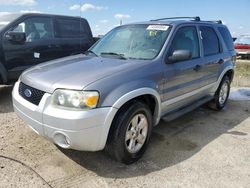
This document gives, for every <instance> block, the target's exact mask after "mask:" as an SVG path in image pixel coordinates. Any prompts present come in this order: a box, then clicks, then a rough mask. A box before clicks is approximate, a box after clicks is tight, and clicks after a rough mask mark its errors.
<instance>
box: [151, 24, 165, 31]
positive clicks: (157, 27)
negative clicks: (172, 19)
mask: <svg viewBox="0 0 250 188" xmlns="http://www.w3.org/2000/svg"><path fill="white" fill-rule="evenodd" d="M168 28H169V26H167V25H149V26H148V27H147V30H156V31H167V30H168Z"/></svg>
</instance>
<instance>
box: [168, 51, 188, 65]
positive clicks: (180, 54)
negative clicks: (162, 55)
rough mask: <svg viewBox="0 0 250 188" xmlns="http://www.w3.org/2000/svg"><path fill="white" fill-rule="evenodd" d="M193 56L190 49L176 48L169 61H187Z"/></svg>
mask: <svg viewBox="0 0 250 188" xmlns="http://www.w3.org/2000/svg"><path fill="white" fill-rule="evenodd" d="M191 58H192V53H191V51H189V50H175V51H174V52H173V55H172V56H169V57H168V58H167V63H175V62H178V61H185V60H189V59H191Z"/></svg>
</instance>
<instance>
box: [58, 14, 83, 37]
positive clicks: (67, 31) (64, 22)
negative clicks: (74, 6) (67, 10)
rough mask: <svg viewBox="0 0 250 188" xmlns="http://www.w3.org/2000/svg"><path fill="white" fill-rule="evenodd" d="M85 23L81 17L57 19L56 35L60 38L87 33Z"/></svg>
mask: <svg viewBox="0 0 250 188" xmlns="http://www.w3.org/2000/svg"><path fill="white" fill-rule="evenodd" d="M85 32H86V31H85V23H84V22H82V21H81V20H80V19H79V20H77V19H64V18H58V19H56V36H57V37H60V38H77V37H81V36H84V35H85Z"/></svg>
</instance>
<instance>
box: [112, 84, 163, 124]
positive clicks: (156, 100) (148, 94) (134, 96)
mask: <svg viewBox="0 0 250 188" xmlns="http://www.w3.org/2000/svg"><path fill="white" fill-rule="evenodd" d="M135 100H136V101H141V102H143V103H145V104H147V105H148V107H149V108H150V110H151V112H152V116H153V125H156V124H158V122H159V121H160V114H161V100H160V95H159V93H158V92H157V91H155V90H154V89H151V88H140V89H136V90H134V91H131V92H128V93H126V94H125V95H123V96H122V97H120V98H119V99H118V100H117V101H116V102H115V103H114V104H113V107H114V108H116V109H121V108H122V107H124V106H126V105H128V104H129V103H131V102H133V101H135ZM118 111H119V110H118Z"/></svg>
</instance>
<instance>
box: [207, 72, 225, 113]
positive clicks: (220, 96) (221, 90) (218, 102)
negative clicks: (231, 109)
mask: <svg viewBox="0 0 250 188" xmlns="http://www.w3.org/2000/svg"><path fill="white" fill-rule="evenodd" d="M229 93H230V80H229V78H228V76H225V77H224V78H223V79H222V81H221V83H220V85H219V87H218V89H217V91H216V93H215V95H214V99H213V100H212V101H211V102H210V104H209V106H210V107H212V108H213V109H215V110H222V109H223V108H224V107H225V105H226V103H227V100H228V97H229Z"/></svg>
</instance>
